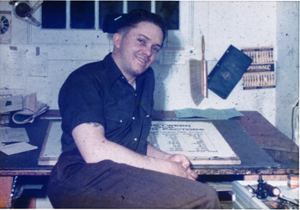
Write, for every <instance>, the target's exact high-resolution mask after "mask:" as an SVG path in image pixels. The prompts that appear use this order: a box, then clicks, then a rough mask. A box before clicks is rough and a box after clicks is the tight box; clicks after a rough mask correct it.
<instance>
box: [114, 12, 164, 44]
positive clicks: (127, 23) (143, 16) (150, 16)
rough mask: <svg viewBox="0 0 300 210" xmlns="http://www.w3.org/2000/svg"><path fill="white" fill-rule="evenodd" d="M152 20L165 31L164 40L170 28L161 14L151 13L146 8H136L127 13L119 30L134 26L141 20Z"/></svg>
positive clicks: (151, 21)
mask: <svg viewBox="0 0 300 210" xmlns="http://www.w3.org/2000/svg"><path fill="white" fill-rule="evenodd" d="M143 21H145V22H150V23H153V24H154V25H157V26H158V27H160V29H161V30H162V33H163V40H165V38H166V37H167V33H168V29H167V26H166V24H165V22H164V20H163V19H162V17H161V16H160V15H157V14H154V13H151V12H149V11H147V10H144V9H135V10H132V11H131V12H130V13H128V14H127V15H126V17H125V18H124V19H123V20H122V21H121V23H120V25H119V27H118V29H117V32H120V31H123V30H126V29H130V28H134V27H136V25H137V24H139V23H140V22H143Z"/></svg>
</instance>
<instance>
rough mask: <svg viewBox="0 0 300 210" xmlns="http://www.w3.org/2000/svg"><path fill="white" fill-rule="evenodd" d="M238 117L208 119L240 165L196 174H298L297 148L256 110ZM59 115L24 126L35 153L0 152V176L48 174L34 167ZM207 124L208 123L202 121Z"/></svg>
mask: <svg viewBox="0 0 300 210" xmlns="http://www.w3.org/2000/svg"><path fill="white" fill-rule="evenodd" d="M241 113H242V114H243V115H244V116H242V117H235V118H231V119H229V120H210V122H212V123H213V124H214V125H215V127H216V128H217V129H218V130H219V132H220V133H221V134H222V135H223V137H224V138H225V139H226V140H227V142H228V144H229V145H230V146H231V148H232V149H233V150H234V151H235V153H236V154H237V155H238V156H239V157H240V159H241V161H242V164H240V165H202V166H194V167H193V170H194V171H195V172H196V173H198V174H199V175H204V174H205V175H250V174H273V175H284V174H299V147H298V146H297V145H296V144H295V143H294V142H293V141H291V140H290V139H289V138H288V137H287V136H285V135H284V134H283V133H281V132H280V131H279V130H278V129H277V128H276V127H274V126H273V125H272V124H271V123H270V122H268V121H267V120H266V119H265V118H264V117H263V116H262V115H261V114H260V113H258V112H256V111H241ZM58 117H59V112H58V111H57V110H49V111H48V112H47V113H45V114H43V115H42V116H40V117H39V118H37V119H36V120H35V121H34V122H33V123H31V124H24V125H16V124H14V123H11V124H10V126H11V127H25V129H26V131H27V134H28V137H29V139H30V144H32V145H35V146H37V147H38V149H36V150H32V151H28V152H23V153H19V154H15V155H10V156H8V155H5V154H4V153H0V160H1V161H0V175H2V176H9V175H50V173H51V169H52V167H53V166H40V165H38V158H39V155H40V152H41V148H42V144H43V141H44V138H45V135H46V131H47V128H48V125H49V122H50V121H51V119H53V120H57V118H58ZM153 120H179V119H178V118H176V115H175V113H174V112H173V111H155V112H154V114H153ZM204 121H208V120H204Z"/></svg>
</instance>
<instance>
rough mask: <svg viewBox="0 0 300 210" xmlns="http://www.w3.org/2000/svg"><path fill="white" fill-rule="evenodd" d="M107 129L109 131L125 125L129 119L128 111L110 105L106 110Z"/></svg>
mask: <svg viewBox="0 0 300 210" xmlns="http://www.w3.org/2000/svg"><path fill="white" fill-rule="evenodd" d="M104 117H105V129H106V130H107V131H108V132H109V131H112V130H116V129H118V128H120V127H122V126H123V125H124V123H126V122H127V121H128V119H129V116H128V113H127V112H125V111H122V110H120V109H119V108H118V107H110V108H109V109H105V110H104Z"/></svg>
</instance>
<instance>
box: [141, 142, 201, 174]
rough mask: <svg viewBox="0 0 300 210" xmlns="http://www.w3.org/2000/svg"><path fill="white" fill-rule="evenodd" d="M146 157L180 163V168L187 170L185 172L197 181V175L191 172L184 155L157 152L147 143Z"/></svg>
mask: <svg viewBox="0 0 300 210" xmlns="http://www.w3.org/2000/svg"><path fill="white" fill-rule="evenodd" d="M147 156H149V157H154V158H159V159H163V160H167V161H173V162H177V163H181V164H182V166H183V167H184V168H185V169H187V171H188V172H189V173H190V175H191V176H192V177H193V178H194V179H197V177H198V175H197V174H196V173H195V172H194V171H192V170H191V168H190V161H189V159H188V158H187V157H186V156H185V155H178V154H174V155H171V154H168V153H166V152H163V151H161V150H158V149H156V148H155V147H154V146H152V145H151V144H150V143H147Z"/></svg>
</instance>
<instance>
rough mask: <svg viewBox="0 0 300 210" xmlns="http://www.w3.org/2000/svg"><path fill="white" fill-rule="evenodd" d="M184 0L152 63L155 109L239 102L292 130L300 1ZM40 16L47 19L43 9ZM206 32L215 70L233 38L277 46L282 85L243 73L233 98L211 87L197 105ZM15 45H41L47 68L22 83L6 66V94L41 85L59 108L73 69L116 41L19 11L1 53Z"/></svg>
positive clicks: (240, 43) (41, 93)
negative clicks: (197, 63)
mask: <svg viewBox="0 0 300 210" xmlns="http://www.w3.org/2000/svg"><path fill="white" fill-rule="evenodd" d="M180 7H181V10H180V15H181V19H180V28H181V29H180V31H171V32H170V36H169V38H168V40H167V41H166V43H165V46H166V48H165V50H162V51H161V52H160V58H157V60H156V61H155V63H154V64H153V65H152V67H153V68H154V71H155V74H156V89H155V95H154V96H155V109H157V110H174V109H182V108H199V109H206V108H216V109H223V108H233V107H235V108H236V109H238V110H257V111H259V112H260V113H261V114H262V115H263V116H264V117H265V118H266V119H268V120H269V121H270V122H271V123H272V124H273V125H276V126H277V127H278V128H279V129H280V130H281V131H283V132H284V133H285V134H286V135H288V136H289V137H291V127H290V122H291V116H290V114H287V113H291V111H292V110H291V108H292V106H293V104H294V103H295V102H296V101H297V100H298V84H299V80H298V79H299V75H298V71H299V3H298V2H275V1H274V2H272V1H264V2H256V1H254V2H252V1H250V2H244V1H242V2H236V1H234V2H228V1H221V2H216V1H212V2H205V1H191V2H189V1H184V2H181V4H180ZM0 8H1V10H11V9H12V7H11V5H9V4H8V2H3V1H1V2H0ZM35 17H36V18H37V19H40V9H39V10H37V12H36V13H35ZM286 34H288V35H286ZM202 35H204V37H205V43H206V53H205V57H206V60H208V71H209V72H210V71H211V70H212V68H213V67H214V65H215V64H216V63H217V61H218V60H219V59H220V58H221V56H222V55H223V53H224V52H225V50H226V49H227V48H228V47H229V45H233V46H235V47H237V48H239V49H240V48H242V47H255V46H271V45H272V46H274V53H275V62H276V76H277V81H276V82H277V87H276V88H271V89H257V90H243V87H242V81H240V82H239V83H238V84H237V86H236V87H235V88H234V90H233V91H232V93H231V94H230V95H229V97H228V98H227V99H226V100H223V99H221V98H220V97H219V96H217V95H216V94H214V93H213V92H211V91H210V90H209V92H208V98H206V99H204V100H203V101H202V103H201V104H200V105H199V106H196V105H195V104H194V103H193V100H192V98H191V95H190V81H189V63H188V60H189V59H191V58H195V59H199V60H200V59H201V57H202V54H201V36H202ZM10 46H14V47H17V51H19V52H21V53H23V54H29V53H31V54H33V55H34V53H36V47H39V49H40V53H42V54H43V55H44V56H45V58H46V63H47V69H46V70H47V73H46V74H44V75H43V74H41V75H39V76H35V75H33V76H32V75H31V76H28V72H26V71H24V72H22V73H23V77H19V78H20V79H19V80H22V83H24V81H26V82H25V83H24V84H23V86H21V85H19V87H17V88H16V87H14V88H9V85H8V83H9V84H13V83H14V82H15V81H16V79H15V80H14V79H13V78H14V77H11V76H12V75H9V74H10V73H8V72H7V71H6V72H5V73H3V72H4V71H3V70H1V77H2V78H4V79H2V80H5V81H3V82H1V84H0V88H1V89H0V94H7V93H11V94H14V95H15V94H28V93H32V92H37V94H38V100H40V101H43V102H47V103H49V105H50V108H51V109H57V108H58V106H57V94H58V91H59V88H60V86H61V85H62V83H63V81H64V80H65V78H66V77H67V75H68V74H69V73H70V72H72V71H73V70H75V68H77V67H79V66H81V65H83V64H85V63H87V62H90V61H96V60H100V59H102V58H103V57H104V56H105V55H106V54H107V53H108V52H109V51H111V50H112V47H113V46H112V42H111V40H109V36H107V35H106V34H103V33H102V32H101V31H99V30H98V31H89V32H87V33H86V32H85V31H80V30H69V31H66V30H61V31H55V30H41V29H40V28H37V27H35V26H31V25H28V24H27V23H25V22H23V21H21V20H19V19H16V18H15V16H14V15H12V42H11V44H2V45H1V46H0V47H1V49H0V50H1V51H0V55H1V57H2V56H4V55H3V54H5V55H6V54H7V53H9V52H11V50H10ZM291 52H292V53H291ZM44 53H45V54H44ZM170 53H171V54H170ZM168 56H169V57H168ZM34 58H36V57H34V56H27V57H26V58H25V60H26V59H27V60H26V61H23V62H25V63H29V64H27V65H29V66H31V67H32V68H37V65H33V64H34V62H32V60H33V59H34ZM163 58H164V59H166V60H163ZM170 58H171V59H170ZM170 61H172V62H171V63H170ZM0 62H3V61H1V60H0ZM27 71H28V69H27ZM3 75H4V76H3ZM0 81H1V80H0ZM3 84H5V85H3Z"/></svg>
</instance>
